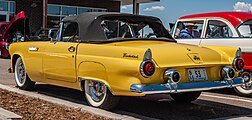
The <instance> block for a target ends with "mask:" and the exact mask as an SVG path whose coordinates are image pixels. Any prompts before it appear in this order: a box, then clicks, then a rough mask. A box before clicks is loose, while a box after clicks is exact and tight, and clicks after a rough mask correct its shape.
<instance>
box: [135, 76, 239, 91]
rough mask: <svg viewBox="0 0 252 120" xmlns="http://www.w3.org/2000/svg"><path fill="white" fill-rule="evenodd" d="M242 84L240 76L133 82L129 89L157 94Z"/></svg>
mask: <svg viewBox="0 0 252 120" xmlns="http://www.w3.org/2000/svg"><path fill="white" fill-rule="evenodd" d="M242 84H244V81H243V79H242V78H241V77H239V78H236V79H234V80H226V81H213V82H197V83H184V84H176V85H172V84H169V83H167V84H153V85H139V84H133V85H131V86H130V91H131V92H134V93H138V94H158V93H180V92H191V91H204V90H212V89H221V88H230V87H236V86H240V85H242Z"/></svg>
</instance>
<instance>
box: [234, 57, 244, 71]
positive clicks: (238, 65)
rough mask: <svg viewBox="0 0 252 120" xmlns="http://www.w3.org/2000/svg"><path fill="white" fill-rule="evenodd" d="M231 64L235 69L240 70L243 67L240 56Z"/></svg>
mask: <svg viewBox="0 0 252 120" xmlns="http://www.w3.org/2000/svg"><path fill="white" fill-rule="evenodd" d="M233 65H234V68H235V70H236V71H242V70H243V68H244V61H243V59H242V58H235V59H234V63H233Z"/></svg>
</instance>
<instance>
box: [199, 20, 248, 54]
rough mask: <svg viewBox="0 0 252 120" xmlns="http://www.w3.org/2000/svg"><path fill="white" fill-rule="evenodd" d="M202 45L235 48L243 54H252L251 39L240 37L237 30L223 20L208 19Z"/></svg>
mask: <svg viewBox="0 0 252 120" xmlns="http://www.w3.org/2000/svg"><path fill="white" fill-rule="evenodd" d="M205 30H206V31H205V35H204V36H203V38H202V40H201V42H200V44H201V45H217V46H235V47H240V48H241V49H242V52H252V47H251V46H252V42H251V38H241V37H239V35H238V33H237V31H236V29H235V28H234V27H233V26H232V25H231V23H229V22H227V21H226V20H223V19H208V20H207V26H206V29H205Z"/></svg>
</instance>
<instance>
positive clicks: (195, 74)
mask: <svg viewBox="0 0 252 120" xmlns="http://www.w3.org/2000/svg"><path fill="white" fill-rule="evenodd" d="M188 78H189V81H190V82H197V81H204V80H208V78H207V74H206V69H188Z"/></svg>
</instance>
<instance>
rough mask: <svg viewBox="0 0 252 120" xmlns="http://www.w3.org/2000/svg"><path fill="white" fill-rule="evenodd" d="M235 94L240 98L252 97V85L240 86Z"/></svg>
mask: <svg viewBox="0 0 252 120" xmlns="http://www.w3.org/2000/svg"><path fill="white" fill-rule="evenodd" d="M234 90H235V92H236V93H237V94H238V95H240V96H246V97H248V96H252V84H250V86H245V85H244V86H238V87H235V88H234Z"/></svg>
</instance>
